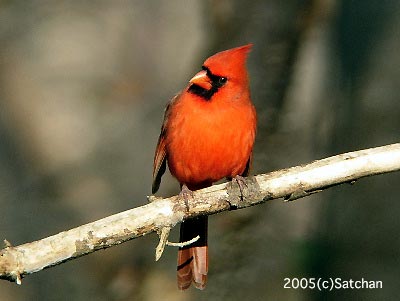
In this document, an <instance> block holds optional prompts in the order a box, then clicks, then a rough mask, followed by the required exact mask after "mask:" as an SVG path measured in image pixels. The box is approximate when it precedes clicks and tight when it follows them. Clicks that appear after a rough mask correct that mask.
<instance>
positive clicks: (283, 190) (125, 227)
mask: <svg viewBox="0 0 400 301" xmlns="http://www.w3.org/2000/svg"><path fill="white" fill-rule="evenodd" d="M398 170H400V143H397V144H392V145H387V146H382V147H377V148H371V149H366V150H360V151H355V152H350V153H345V154H341V155H337V156H333V157H329V158H326V159H322V160H318V161H314V162H311V163H309V164H306V165H301V166H296V167H292V168H288V169H282V170H278V171H275V172H271V173H268V174H261V175H257V176H253V177H248V178H245V187H244V189H243V195H242V194H241V192H240V189H239V187H238V185H237V183H236V182H235V181H233V182H228V183H224V184H219V185H214V186H211V187H208V188H205V189H201V190H198V191H195V192H194V193H193V199H191V200H189V201H188V204H187V205H188V206H186V204H185V202H184V200H182V199H181V198H180V197H179V196H173V197H170V198H158V197H150V198H149V199H151V201H152V202H151V203H149V204H147V205H144V206H141V207H138V208H134V209H131V210H127V211H124V212H121V213H118V214H115V215H112V216H109V217H106V218H103V219H100V220H98V221H95V222H92V223H89V224H86V225H82V226H80V227H77V228H74V229H71V230H68V231H64V232H61V233H58V234H56V235H53V236H50V237H47V238H44V239H41V240H38V241H34V242H31V243H26V244H23V245H20V246H16V247H14V246H12V245H11V244H10V243H9V242H8V241H5V243H6V246H5V248H4V249H2V250H1V251H0V278H2V279H7V280H9V281H14V282H17V283H18V284H21V279H22V277H23V276H25V275H28V274H32V273H35V272H38V271H40V270H42V269H44V268H48V267H51V266H54V265H57V264H60V263H62V262H65V261H68V260H71V259H74V258H77V257H80V256H83V255H86V254H89V253H92V252H94V251H96V250H99V249H104V248H108V247H111V246H114V245H118V244H120V243H123V242H125V241H128V240H131V239H134V238H137V237H140V236H144V235H146V234H148V233H151V232H157V233H161V232H163V231H162V230H163V229H164V228H172V227H174V226H175V225H176V224H177V223H180V222H182V221H183V220H185V219H187V218H191V217H195V216H198V215H205V214H206V215H211V214H215V213H218V212H221V211H227V210H232V209H239V208H245V207H249V206H253V205H257V204H260V203H264V202H266V201H269V200H272V199H278V198H284V199H285V200H286V201H293V200H296V199H298V198H302V197H305V196H307V195H310V194H312V193H316V192H320V191H322V190H324V189H326V188H329V187H332V186H335V185H339V184H342V183H354V181H356V180H357V179H359V178H362V177H367V176H372V175H377V174H382V173H388V172H392V171H398ZM164 232H165V233H167V231H164ZM164 236H165V235H164ZM165 239H166V238H165ZM162 245H165V242H164V243H162ZM158 252H160V250H158ZM161 252H162V250H161ZM159 255H160V254H159Z"/></svg>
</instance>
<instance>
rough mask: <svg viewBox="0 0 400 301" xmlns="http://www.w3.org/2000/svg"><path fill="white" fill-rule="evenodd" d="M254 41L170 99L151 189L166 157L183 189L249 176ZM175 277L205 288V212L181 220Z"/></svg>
mask: <svg viewBox="0 0 400 301" xmlns="http://www.w3.org/2000/svg"><path fill="white" fill-rule="evenodd" d="M251 47H252V44H249V45H244V46H241V47H237V48H233V49H229V50H225V51H222V52H218V53H217V54H215V55H213V56H211V57H209V58H208V59H206V61H205V62H204V64H203V66H202V70H201V71H200V72H198V73H197V74H196V75H195V76H193V78H192V79H191V80H190V81H189V84H188V85H187V86H186V88H185V89H183V90H182V91H181V92H180V93H179V94H178V95H176V96H175V97H174V98H173V99H172V100H171V101H170V102H169V104H168V105H167V108H166V110H165V115H164V122H163V124H162V128H161V134H160V137H159V139H158V144H157V148H156V152H155V156H154V168H153V186H152V192H153V193H155V192H157V190H158V188H159V186H160V182H161V177H162V175H163V174H164V172H165V169H166V164H167V163H168V167H169V170H170V172H171V174H172V175H173V176H174V177H175V178H176V179H177V180H178V181H179V183H180V185H181V188H182V191H181V195H183V196H184V197H185V196H186V197H187V196H188V193H190V192H191V191H192V190H197V189H201V188H205V187H208V186H210V185H212V183H214V182H216V181H219V180H221V179H223V178H228V179H233V178H236V179H240V177H241V176H247V175H248V172H249V167H250V163H251V157H252V150H253V144H254V139H255V134H256V111H255V108H254V106H253V104H252V102H251V99H250V89H249V78H248V74H247V69H246V57H247V54H248V52H249V51H250V49H251ZM197 235H199V236H200V239H199V240H198V241H196V242H195V243H193V244H190V245H188V246H185V247H182V248H179V251H178V267H177V270H178V271H177V280H178V287H179V289H181V290H184V289H187V288H188V287H189V286H190V285H191V283H192V282H193V283H194V285H195V287H196V288H198V289H204V288H205V285H206V282H207V272H208V246H207V216H201V217H198V218H194V219H189V220H186V221H184V222H183V223H182V224H181V230H180V241H181V242H185V241H189V240H191V239H193V238H194V237H196V236H197Z"/></svg>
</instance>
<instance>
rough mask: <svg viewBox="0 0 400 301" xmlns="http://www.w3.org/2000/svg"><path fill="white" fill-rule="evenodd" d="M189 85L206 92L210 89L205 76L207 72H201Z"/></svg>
mask: <svg viewBox="0 0 400 301" xmlns="http://www.w3.org/2000/svg"><path fill="white" fill-rule="evenodd" d="M189 83H191V84H194V85H196V86H199V87H202V88H203V89H205V90H207V91H208V90H210V89H211V88H212V84H211V80H210V78H209V77H208V76H207V71H205V70H202V71H200V72H198V73H197V74H196V75H195V76H193V77H192V79H191V80H190V81H189Z"/></svg>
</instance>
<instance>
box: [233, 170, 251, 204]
mask: <svg viewBox="0 0 400 301" xmlns="http://www.w3.org/2000/svg"><path fill="white" fill-rule="evenodd" d="M232 180H234V181H235V182H236V184H237V185H238V186H239V190H240V200H241V201H243V199H244V195H243V191H244V190H245V189H246V188H247V183H246V179H245V178H244V177H242V176H240V175H237V176H235V177H234V178H233V179H232Z"/></svg>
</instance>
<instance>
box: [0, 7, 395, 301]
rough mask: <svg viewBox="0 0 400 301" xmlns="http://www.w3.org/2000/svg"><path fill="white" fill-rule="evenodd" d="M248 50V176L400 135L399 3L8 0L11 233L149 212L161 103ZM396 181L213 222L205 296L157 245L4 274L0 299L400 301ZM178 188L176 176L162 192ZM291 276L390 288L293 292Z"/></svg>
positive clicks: (2, 89)
mask: <svg viewBox="0 0 400 301" xmlns="http://www.w3.org/2000/svg"><path fill="white" fill-rule="evenodd" d="M249 42H252V43H254V48H253V51H252V53H251V55H250V57H249V61H248V67H249V72H250V77H251V88H252V97H253V101H254V103H255V106H256V108H257V111H258V136H257V141H256V147H255V152H254V164H253V174H257V173H264V172H269V171H272V170H276V169H279V168H285V167H290V166H294V165H298V164H303V163H307V162H309V161H312V160H315V159H320V158H324V157H327V156H331V155H334V154H338V153H341V152H346V151H351V150H358V149H363V148H369V147H375V146H380V145H385V144H390V143H394V142H399V130H400V105H399V95H400V55H399V49H400V2H399V1H390V0H388V1H377V0H363V1H362V0H353V1H346V0H341V1H340V0H315V1H311V0H310V1H301V0H297V1H296V0H288V1H280V0H255V1H239V0H234V1H228V0H218V1H217V0H209V1H185V0H170V1H155V0H149V1H68V2H66V1H12V0H11V1H0V238H1V239H4V238H6V239H8V240H9V241H10V242H12V243H13V244H14V245H18V244H22V243H26V242H30V241H33V240H37V239H40V238H43V237H46V236H49V235H52V234H56V233H58V232H60V231H63V230H67V229H70V228H73V227H76V226H79V225H81V224H84V223H87V222H91V221H94V220H97V219H100V218H102V217H105V216H108V215H111V214H114V213H117V212H120V211H123V210H127V209H130V208H133V207H136V206H140V205H143V204H145V203H146V202H147V201H146V195H149V194H150V187H151V172H152V163H153V162H152V160H153V152H154V149H155V146H156V143H157V139H158V134H159V131H160V126H161V122H162V116H163V110H164V106H165V104H166V103H167V101H168V100H169V99H170V98H171V97H172V96H173V95H175V93H176V92H178V91H179V90H180V89H182V88H183V87H184V86H185V85H186V84H187V81H188V80H189V79H190V78H191V76H192V75H193V74H195V72H197V71H198V70H199V69H200V66H201V63H202V62H203V61H204V59H205V58H207V57H208V56H209V55H211V54H214V53H215V52H217V51H220V50H225V49H228V48H232V47H235V46H239V45H243V44H247V43H249ZM399 180H400V175H399V174H398V173H393V174H387V175H381V176H375V177H372V178H368V179H363V180H360V181H358V182H357V183H356V184H355V185H353V186H350V185H343V186H339V187H334V188H332V189H329V190H328V191H325V192H323V193H321V194H318V195H314V196H311V197H307V198H304V199H300V200H298V201H295V202H291V203H283V202H281V201H272V202H269V203H267V204H264V205H261V206H256V207H252V208H248V209H245V210H239V211H234V212H225V213H222V214H218V215H215V216H212V217H211V218H210V226H209V232H210V233H209V245H210V256H211V259H210V272H209V283H208V285H207V288H206V290H205V291H197V290H195V289H191V290H188V291H186V292H184V293H182V292H179V291H178V290H177V288H176V281H175V277H176V276H175V270H176V252H177V251H176V249H174V248H167V249H166V251H165V253H164V255H163V257H162V258H161V260H160V261H159V262H157V263H156V262H154V249H155V246H156V245H157V242H158V239H157V236H156V235H155V234H152V235H148V236H147V237H144V238H140V239H137V240H133V241H130V242H127V243H125V244H122V245H120V246H117V247H113V248H110V249H107V250H103V251H98V252H96V253H94V254H91V255H89V256H85V257H82V258H79V259H77V260H73V261H70V262H67V263H65V264H62V265H59V266H56V267H53V268H50V269H47V270H44V271H41V272H39V273H36V274H33V275H30V276H28V277H27V278H25V279H24V280H23V282H22V286H17V285H15V284H14V283H9V282H6V281H0V300H9V301H14V300H77V301H79V300H343V299H345V300H353V299H358V300H361V299H362V300H383V299H386V300H389V299H392V300H393V299H394V297H395V296H398V295H399V294H400V287H399V285H398V284H399V279H400V256H399V255H400V252H399V250H400V235H399V234H398V229H399V228H400V219H399V214H400V202H399V195H400V185H399V183H400V182H399ZM178 192H179V185H178V184H177V182H176V181H175V180H174V179H173V178H171V176H170V175H166V176H164V178H163V182H162V186H161V190H160V192H159V195H162V196H170V195H174V194H176V193H178ZM175 239H177V233H176V232H175V233H174V235H173V237H172V238H171V240H175ZM285 277H299V278H301V277H341V278H342V279H350V278H352V279H355V280H359V279H361V278H365V279H368V280H381V281H383V289H377V290H366V289H365V290H341V291H333V292H326V291H325V292H317V291H311V290H301V289H298V290H294V289H284V288H283V285H284V278H285Z"/></svg>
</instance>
